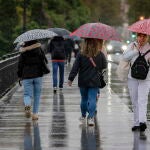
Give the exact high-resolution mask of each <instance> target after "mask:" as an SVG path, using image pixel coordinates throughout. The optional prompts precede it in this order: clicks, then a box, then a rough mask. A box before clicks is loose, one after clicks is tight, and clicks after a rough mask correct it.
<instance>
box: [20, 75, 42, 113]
mask: <svg viewBox="0 0 150 150" xmlns="http://www.w3.org/2000/svg"><path fill="white" fill-rule="evenodd" d="M23 86H24V104H25V105H30V106H31V104H32V101H31V99H32V97H33V98H34V102H33V113H38V110H39V103H40V96H41V89H42V77H39V78H32V79H24V80H23Z"/></svg>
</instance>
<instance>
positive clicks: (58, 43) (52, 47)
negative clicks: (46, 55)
mask: <svg viewBox="0 0 150 150" xmlns="http://www.w3.org/2000/svg"><path fill="white" fill-rule="evenodd" d="M49 52H50V53H51V58H52V68H53V92H54V93H56V92H57V86H58V85H57V84H58V77H57V75H58V69H59V89H60V90H62V89H63V84H64V66H65V59H66V50H65V40H64V38H63V37H61V36H56V37H54V38H53V39H52V40H51V42H50V44H49Z"/></svg>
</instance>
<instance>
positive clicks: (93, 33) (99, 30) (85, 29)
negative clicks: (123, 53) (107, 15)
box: [70, 23, 120, 41]
mask: <svg viewBox="0 0 150 150" xmlns="http://www.w3.org/2000/svg"><path fill="white" fill-rule="evenodd" d="M70 35H71V36H72V35H76V36H79V37H82V38H95V39H103V40H117V41H120V36H119V34H118V33H117V32H116V31H115V29H114V28H112V27H111V26H108V25H106V24H103V23H87V24H84V25H82V26H80V27H79V28H78V29H77V30H75V31H74V32H72V33H71V34H70Z"/></svg>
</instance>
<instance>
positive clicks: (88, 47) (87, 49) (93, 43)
mask: <svg viewBox="0 0 150 150" xmlns="http://www.w3.org/2000/svg"><path fill="white" fill-rule="evenodd" d="M102 47H103V40H102V39H93V38H86V39H84V42H83V43H82V48H81V54H83V55H84V56H87V57H94V56H96V55H97V54H98V53H99V51H100V50H101V49H102Z"/></svg>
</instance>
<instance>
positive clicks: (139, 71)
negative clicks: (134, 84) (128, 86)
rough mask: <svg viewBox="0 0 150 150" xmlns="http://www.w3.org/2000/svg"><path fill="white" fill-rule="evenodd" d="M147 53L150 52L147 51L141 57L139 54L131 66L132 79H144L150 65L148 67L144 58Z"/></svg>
mask: <svg viewBox="0 0 150 150" xmlns="http://www.w3.org/2000/svg"><path fill="white" fill-rule="evenodd" d="M149 52H150V50H148V51H147V52H146V53H144V54H143V55H141V53H140V52H139V56H138V57H137V59H136V60H135V61H134V63H133V65H132V66H131V76H132V77H133V78H135V79H140V80H144V79H146V77H147V74H148V71H149V66H150V65H148V63H147V61H146V59H145V57H144V56H145V55H146V54H148V53H149Z"/></svg>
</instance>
